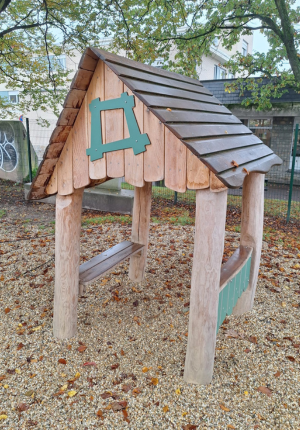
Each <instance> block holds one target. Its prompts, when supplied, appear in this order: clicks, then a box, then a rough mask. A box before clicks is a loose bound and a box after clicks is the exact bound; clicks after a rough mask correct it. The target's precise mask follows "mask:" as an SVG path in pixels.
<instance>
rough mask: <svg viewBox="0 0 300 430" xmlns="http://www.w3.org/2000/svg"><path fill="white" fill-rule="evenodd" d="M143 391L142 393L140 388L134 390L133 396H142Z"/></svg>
mask: <svg viewBox="0 0 300 430" xmlns="http://www.w3.org/2000/svg"><path fill="white" fill-rule="evenodd" d="M141 392H142V391H141V389H140V388H134V389H133V390H132V394H133V395H134V396H136V395H138V394H140V393H141Z"/></svg>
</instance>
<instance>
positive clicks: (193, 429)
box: [182, 424, 198, 430]
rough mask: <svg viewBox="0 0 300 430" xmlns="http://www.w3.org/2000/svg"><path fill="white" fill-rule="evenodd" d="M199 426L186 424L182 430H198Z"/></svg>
mask: <svg viewBox="0 0 300 430" xmlns="http://www.w3.org/2000/svg"><path fill="white" fill-rule="evenodd" d="M197 427H198V426H196V425H194V424H186V425H184V426H182V430H196V428H197Z"/></svg>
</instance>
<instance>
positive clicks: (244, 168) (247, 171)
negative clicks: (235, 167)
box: [243, 167, 250, 175]
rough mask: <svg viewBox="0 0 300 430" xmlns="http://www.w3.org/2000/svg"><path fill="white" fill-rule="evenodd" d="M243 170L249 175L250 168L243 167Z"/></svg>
mask: <svg viewBox="0 0 300 430" xmlns="http://www.w3.org/2000/svg"><path fill="white" fill-rule="evenodd" d="M243 172H245V173H247V175H249V173H250V172H249V170H247V169H246V167H243Z"/></svg>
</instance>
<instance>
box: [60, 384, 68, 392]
mask: <svg viewBox="0 0 300 430" xmlns="http://www.w3.org/2000/svg"><path fill="white" fill-rule="evenodd" d="M67 388H68V384H65V385H63V386H62V387H61V389H60V391H66V389H67Z"/></svg>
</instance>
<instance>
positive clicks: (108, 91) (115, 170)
mask: <svg viewBox="0 0 300 430" xmlns="http://www.w3.org/2000/svg"><path fill="white" fill-rule="evenodd" d="M123 90H124V85H123V82H121V81H120V79H119V78H118V76H116V75H115V73H114V72H112V71H111V70H110V68H109V67H107V66H105V100H108V99H115V98H119V97H120V96H121V94H122V93H123ZM105 136H106V143H109V142H115V141H116V140H121V139H123V136H124V130H123V109H117V110H112V111H106V112H105ZM106 171H107V176H108V177H110V178H121V177H122V176H124V175H125V166H124V150H123V149H120V150H119V151H113V152H108V153H107V154H106Z"/></svg>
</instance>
